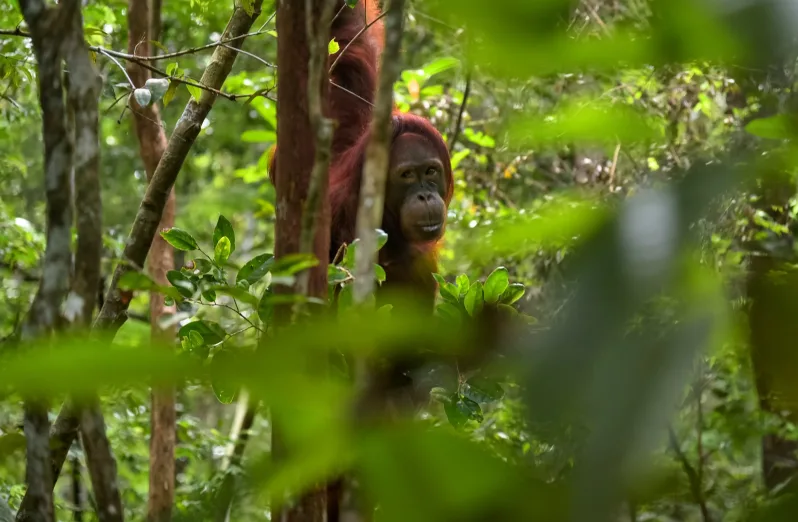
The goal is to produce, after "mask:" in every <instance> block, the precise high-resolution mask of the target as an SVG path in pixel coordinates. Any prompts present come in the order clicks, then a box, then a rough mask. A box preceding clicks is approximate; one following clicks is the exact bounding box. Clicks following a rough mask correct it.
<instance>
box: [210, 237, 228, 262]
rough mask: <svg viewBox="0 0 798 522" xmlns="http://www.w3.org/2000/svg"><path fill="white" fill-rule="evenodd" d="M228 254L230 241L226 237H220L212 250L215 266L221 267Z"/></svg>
mask: <svg viewBox="0 0 798 522" xmlns="http://www.w3.org/2000/svg"><path fill="white" fill-rule="evenodd" d="M230 252H231V248H230V239H229V238H228V237H227V236H222V237H221V238H220V239H219V242H218V243H216V248H214V249H213V260H214V261H215V262H216V264H217V265H223V264H224V263H226V262H227V259H228V258H229V257H230Z"/></svg>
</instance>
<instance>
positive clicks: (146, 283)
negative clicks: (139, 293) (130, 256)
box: [118, 270, 158, 290]
mask: <svg viewBox="0 0 798 522" xmlns="http://www.w3.org/2000/svg"><path fill="white" fill-rule="evenodd" d="M118 286H119V288H120V289H121V290H154V289H156V288H158V285H157V284H156V283H155V281H153V280H152V279H150V277H149V276H148V275H147V274H143V273H141V272H137V271H135V270H131V271H128V272H125V273H124V274H122V277H120V278H119V285H118Z"/></svg>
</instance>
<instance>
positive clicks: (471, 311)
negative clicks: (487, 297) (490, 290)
mask: <svg viewBox="0 0 798 522" xmlns="http://www.w3.org/2000/svg"><path fill="white" fill-rule="evenodd" d="M463 304H464V305H465V309H466V312H468V315H470V316H471V317H474V316H475V315H477V314H479V312H481V311H482V307H483V306H484V293H483V289H482V283H480V282H479V281H477V282H475V283H474V284H472V285H471V288H469V289H468V293H466V296H465V299H464V301H463Z"/></svg>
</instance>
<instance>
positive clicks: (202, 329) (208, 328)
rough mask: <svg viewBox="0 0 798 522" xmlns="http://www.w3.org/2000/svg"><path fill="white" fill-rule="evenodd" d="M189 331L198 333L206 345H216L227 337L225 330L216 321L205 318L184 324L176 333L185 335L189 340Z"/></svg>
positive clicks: (181, 335)
mask: <svg viewBox="0 0 798 522" xmlns="http://www.w3.org/2000/svg"><path fill="white" fill-rule="evenodd" d="M191 332H197V333H198V334H200V335H201V336H202V340H203V342H204V343H205V344H206V345H208V346H216V345H217V344H219V343H220V342H222V341H224V339H225V337H227V332H225V331H224V328H222V327H221V326H219V324H218V323H215V322H213V321H206V320H199V321H192V322H190V323H186V324H184V325H183V326H182V327H180V329H179V330H178V332H177V335H178V336H180V337H187V338H189V340H190V339H191V338H190V335H191Z"/></svg>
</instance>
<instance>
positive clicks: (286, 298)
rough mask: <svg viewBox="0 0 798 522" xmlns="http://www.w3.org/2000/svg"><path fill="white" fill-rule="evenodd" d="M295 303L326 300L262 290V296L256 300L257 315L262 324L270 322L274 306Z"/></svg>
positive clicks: (311, 302) (316, 302) (322, 301)
mask: <svg viewBox="0 0 798 522" xmlns="http://www.w3.org/2000/svg"><path fill="white" fill-rule="evenodd" d="M296 303H310V304H318V305H326V304H327V302H326V301H324V300H323V299H319V298H317V297H308V296H306V295H302V294H275V293H274V292H272V291H271V290H266V291H265V292H263V296H262V297H261V299H260V301H259V302H258V317H260V320H261V321H263V323H264V324H269V323H270V322H271V318H272V315H273V314H274V307H275V306H281V305H293V304H296Z"/></svg>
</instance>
